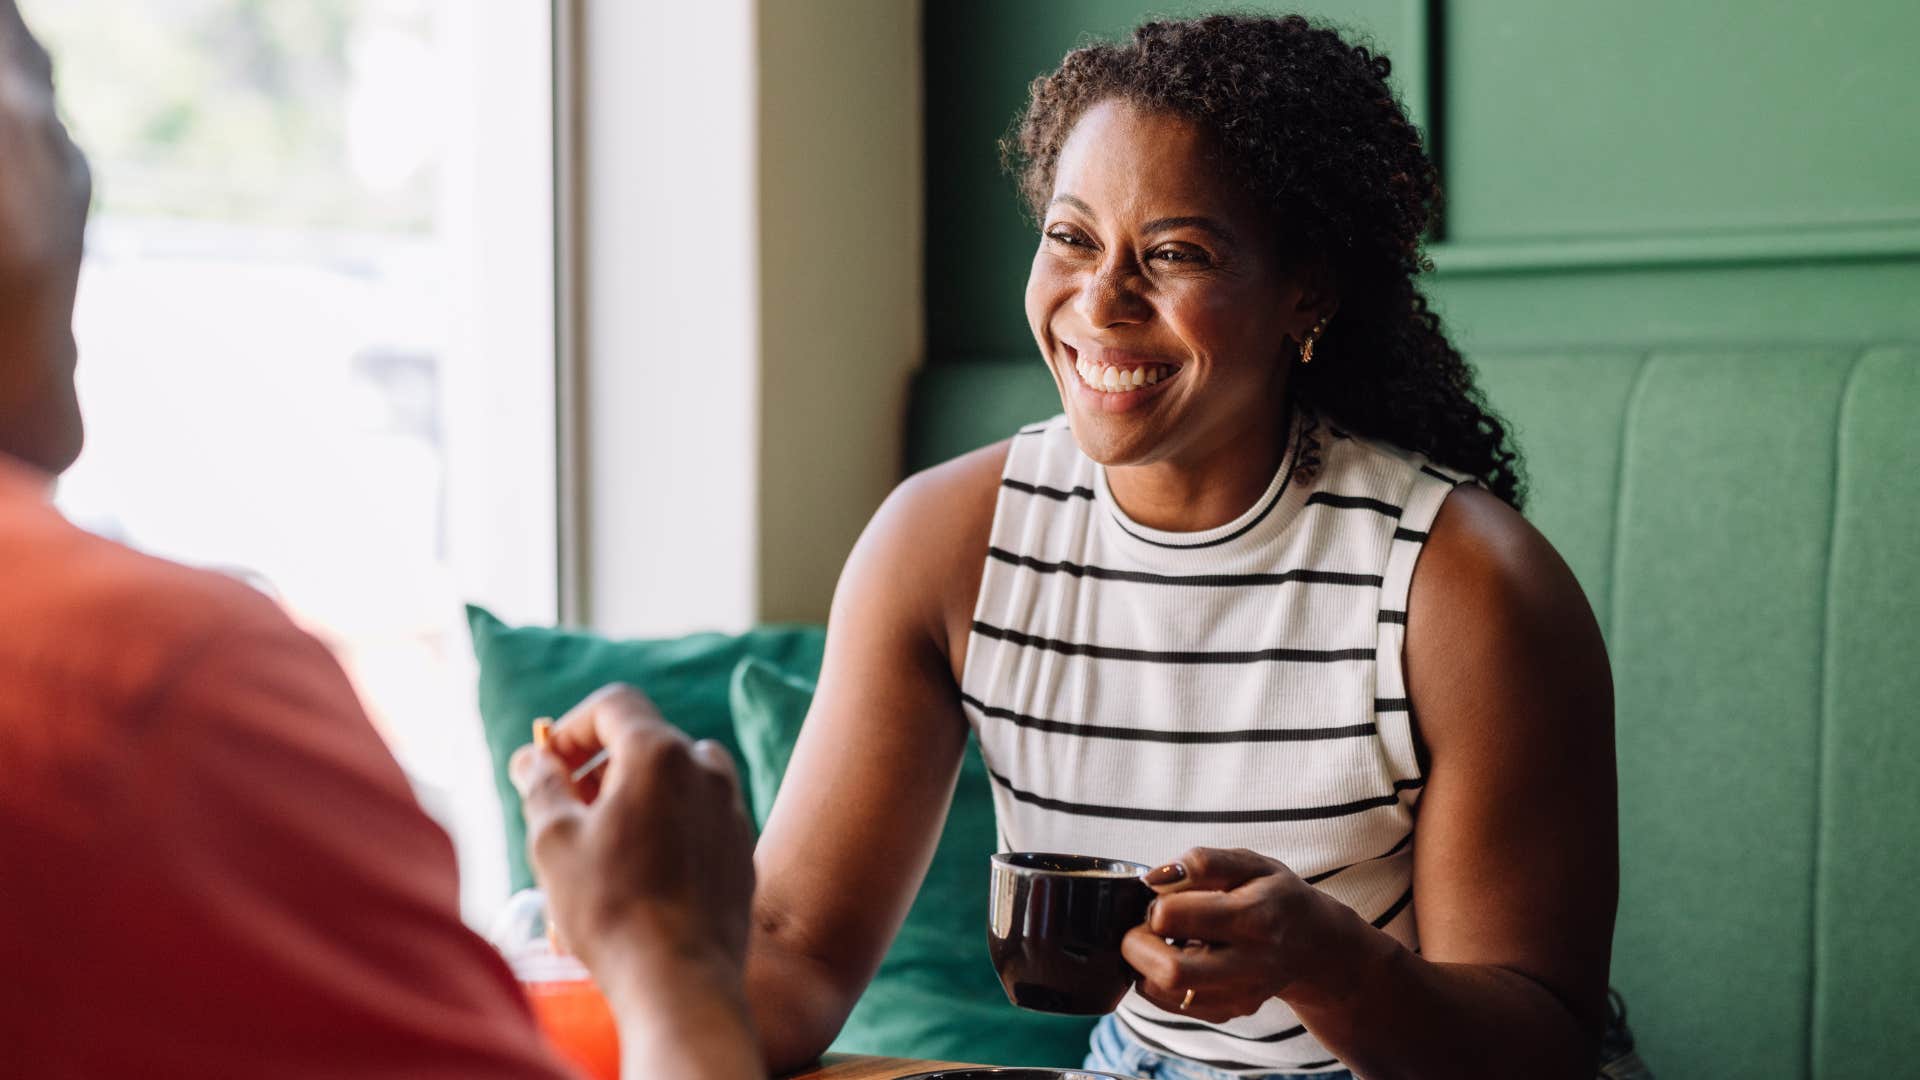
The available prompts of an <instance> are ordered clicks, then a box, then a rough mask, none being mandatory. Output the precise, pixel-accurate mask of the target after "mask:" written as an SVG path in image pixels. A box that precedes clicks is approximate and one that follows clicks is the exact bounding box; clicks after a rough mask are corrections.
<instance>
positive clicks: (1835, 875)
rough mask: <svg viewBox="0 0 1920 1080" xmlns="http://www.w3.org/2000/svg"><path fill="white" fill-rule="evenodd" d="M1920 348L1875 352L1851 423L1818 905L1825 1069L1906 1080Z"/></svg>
mask: <svg viewBox="0 0 1920 1080" xmlns="http://www.w3.org/2000/svg"><path fill="white" fill-rule="evenodd" d="M1916 414H1920V348H1914V347H1911V346H1909V347H1906V348H1884V349H1875V350H1871V351H1869V352H1867V353H1866V354H1864V355H1863V356H1862V357H1861V359H1860V362H1859V365H1858V366H1857V367H1856V368H1855V369H1854V371H1853V375H1852V378H1851V379H1850V380H1849V383H1848V388H1847V395H1846V399H1845V401H1844V402H1843V403H1842V405H1841V412H1840V417H1841V421H1840V447H1839V450H1840V453H1839V462H1838V466H1839V474H1838V476H1837V477H1836V486H1835V490H1834V496H1833V497H1834V500H1835V506H1834V521H1833V555H1832V562H1833V571H1832V576H1831V578H1830V579H1829V585H1828V592H1827V597H1826V618H1827V635H1826V648H1825V650H1824V652H1823V655H1822V659H1823V660H1824V666H1823V669H1822V671H1821V687H1822V690H1823V701H1824V708H1825V712H1826V717H1827V726H1826V731H1825V736H1826V738H1825V741H1824V742H1823V743H1822V745H1821V746H1820V749H1819V761H1820V763H1821V766H1822V770H1823V771H1822V773H1821V777H1820V791H1821V794H1822V796H1823V798H1822V800H1821V805H1820V832H1819V836H1818V837H1817V838H1816V840H1815V844H1816V851H1817V860H1818V863H1817V865H1818V867H1819V880H1818V885H1817V888H1816V890H1815V893H1814V908H1813V910H1814V920H1815V922H1814V938H1813V948H1814V956H1815V957H1816V958H1817V963H1816V965H1815V967H1814V995H1815V997H1814V1000H1815V1002H1816V1007H1815V1009H1814V1012H1813V1060H1814V1068H1815V1070H1816V1074H1817V1075H1820V1076H1827V1077H1845V1076H1900V1075H1902V1074H1911V1073H1912V1071H1913V1069H1914V1063H1913V1051H1914V1047H1916V1046H1920V1009H1916V1008H1915V1007H1914V1001H1915V999H1916V998H1920V975H1917V974H1916V973H1920V933H1917V932H1915V929H1914V925H1915V924H1914V919H1913V882H1914V879H1915V877H1916V870H1920V865H1917V864H1920V857H1916V855H1915V851H1916V849H1920V783H1915V781H1914V775H1913V770H1914V766H1915V764H1916V763H1920V724H1916V723H1915V722H1914V720H1915V716H1916V704H1915V703H1916V702H1920V663H1916V662H1915V661H1916V659H1917V658H1920V480H1916V479H1915V471H1916V470H1917V469H1920V424H1917V423H1915V421H1914V417H1915V416H1916Z"/></svg>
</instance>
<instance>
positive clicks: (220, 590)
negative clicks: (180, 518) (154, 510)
mask: <svg viewBox="0 0 1920 1080" xmlns="http://www.w3.org/2000/svg"><path fill="white" fill-rule="evenodd" d="M0 565H5V566H7V567H8V568H9V571H8V573H7V574H5V575H4V576H0V665H5V666H8V667H12V668H14V669H16V670H21V669H27V670H31V671H38V672H39V673H40V674H42V675H43V676H47V677H57V678H59V679H60V680H61V681H67V680H68V679H73V680H77V681H79V682H80V683H81V684H82V685H88V686H90V687H92V688H93V689H94V690H95V691H96V692H103V691H104V692H117V693H122V694H127V693H134V694H137V693H140V692H142V691H143V690H144V689H145V688H146V687H148V686H150V685H151V684H152V683H153V682H154V681H155V680H157V679H160V678H163V677H164V676H165V674H166V673H167V672H168V671H170V670H171V669H172V668H173V667H174V666H175V665H177V664H178V663H180V662H181V661H182V660H183V658H185V657H187V656H189V655H191V654H192V653H194V652H196V651H197V650H200V649H204V648H207V647H209V646H210V645H212V644H213V643H215V642H217V641H218V640H220V639H223V638H226V637H229V636H242V635H247V634H263V635H275V634H279V633H284V632H288V631H291V630H292V629H293V626H292V623H291V621H290V620H288V619H287V617H286V616H285V614H283V613H282V612H281V611H280V609H279V607H278V606H277V605H276V604H274V602H273V601H272V600H270V599H268V598H267V597H266V596H264V595H262V594H261V593H260V592H259V591H258V590H256V589H254V588H253V587H251V586H249V585H247V584H246V583H244V582H242V581H239V580H237V579H235V578H233V577H230V576H228V575H225V574H220V573H215V572H212V571H208V570H197V569H194V568H191V567H187V566H182V565H180V564H178V563H173V562H169V561H167V560H165V559H161V558H156V557H154V556H152V555H147V554H143V553H141V552H138V551H135V550H133V549H132V548H129V547H127V546H125V545H123V544H119V543H116V542H114V541H112V540H108V539H105V538H103V537H99V536H95V535H93V534H92V533H89V532H87V531H85V530H83V529H81V528H79V527H77V526H75V525H73V524H71V523H70V522H68V521H66V520H65V519H64V518H62V517H61V516H60V515H59V514H58V513H57V512H56V511H54V510H53V509H52V508H51V507H48V506H45V505H43V504H42V505H34V504H20V503H15V502H12V501H9V502H6V503H4V504H0Z"/></svg>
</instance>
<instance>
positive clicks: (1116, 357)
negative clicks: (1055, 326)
mask: <svg viewBox="0 0 1920 1080" xmlns="http://www.w3.org/2000/svg"><path fill="white" fill-rule="evenodd" d="M1060 348H1061V351H1062V353H1063V359H1064V361H1065V365H1064V366H1066V367H1068V368H1071V369H1072V371H1073V373H1074V378H1073V379H1071V380H1068V379H1065V378H1063V379H1062V382H1063V383H1064V382H1070V383H1071V385H1072V387H1073V389H1072V393H1073V395H1074V396H1075V398H1076V399H1077V403H1078V404H1079V405H1080V407H1082V408H1086V409H1093V410H1096V411H1100V412H1106V413H1121V412H1129V411H1132V410H1134V409H1141V408H1145V407H1146V405H1147V403H1148V402H1150V401H1152V400H1153V399H1154V398H1156V397H1157V396H1159V394H1160V393H1161V392H1162V391H1164V390H1165V389H1166V387H1167V384H1168V383H1170V382H1172V381H1173V380H1174V379H1175V378H1177V377H1178V376H1179V374H1180V371H1181V368H1182V365H1181V364H1178V363H1175V362H1172V361H1168V360H1162V359H1160V358H1157V357H1153V356H1147V355H1143V354H1141V353H1135V352H1127V351H1124V350H1120V349H1110V348H1103V347H1100V346H1097V345H1093V346H1087V347H1085V348H1080V347H1076V346H1075V345H1074V344H1073V343H1072V342H1068V341H1062V342H1061V343H1060Z"/></svg>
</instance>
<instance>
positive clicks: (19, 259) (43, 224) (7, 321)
mask: <svg viewBox="0 0 1920 1080" xmlns="http://www.w3.org/2000/svg"><path fill="white" fill-rule="evenodd" d="M91 197H92V183H91V179H90V177H89V175H88V172H87V162H86V158H85V157H83V156H82V155H81V153H80V149H79V148H78V147H76V146H74V144H73V140H72V139H69V138H68V137H67V129H66V128H65V127H64V126H63V125H62V124H61V123H60V118H59V116H58V115H56V113H55V111H54V104H53V65H52V62H51V61H50V60H49V59H48V57H47V53H46V50H44V49H42V48H41V47H40V44H39V42H37V41H35V40H34V39H33V35H32V34H30V33H28V32H27V27H26V23H25V22H24V21H23V20H22V19H21V18H20V11H19V9H18V8H16V7H15V6H14V0H0V455H5V456H10V457H13V458H17V459H19V460H21V461H24V462H26V463H27V464H28V465H31V466H33V467H35V468H39V469H44V470H46V471H48V472H53V473H58V472H60V471H61V470H63V469H65V468H66V467H67V466H69V465H71V464H73V462H74V459H75V458H77V457H79V456H80V444H81V439H82V431H81V423H80V404H79V401H78V399H77V398H76V396H75V392H74V384H73V367H74V359H75V351H76V350H75V347H74V341H73V300H74V292H75V289H76V288H77V287H78V285H79V279H80V249H81V241H82V237H83V234H84V233H85V231H86V220H87V204H88V202H89V200H90V199H91Z"/></svg>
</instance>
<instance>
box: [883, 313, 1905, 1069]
mask: <svg viewBox="0 0 1920 1080" xmlns="http://www.w3.org/2000/svg"><path fill="white" fill-rule="evenodd" d="M1473 359H1474V361H1475V363H1476V366H1477V367H1478V369H1479V371H1480V374H1481V382H1482V385H1483V386H1484V387H1485V388H1486V390H1487V393H1488V395H1489V397H1490V399H1491V401H1492V403H1493V405H1494V406H1495V407H1496V408H1497V409H1498V410H1499V411H1501V412H1502V413H1503V414H1505V415H1506V416H1507V417H1508V419H1509V420H1510V421H1511V422H1512V423H1513V425H1514V427H1515V429H1516V430H1517V433H1518V438H1519V441H1520V444H1521V447H1522V449H1523V450H1524V451H1525V453H1526V455H1527V460H1528V465H1529V467H1530V469H1531V475H1532V489H1533V498H1532V503H1531V505H1530V507H1529V511H1528V516H1529V517H1530V518H1531V519H1532V520H1533V521H1534V522H1535V523H1536V524H1537V525H1538V526H1539V527H1540V529H1541V530H1542V531H1543V532H1545V533H1546V535H1547V536H1548V537H1549V538H1550V539H1552V541H1553V542H1554V543H1555V544H1556V545H1557V546H1558V548H1559V549H1560V551H1561V553H1562V554H1563V555H1564V556H1565V557H1566V559H1567V562H1568V563H1569V564H1570V565H1571V566H1572V567H1573V569H1574V572H1575V573H1576V574H1577V575H1578V576H1579V579H1580V582H1581V584H1582V585H1583V586H1584V587H1585V588H1586V591H1587V595H1588V597H1589V599H1590V600H1591V601H1592V603H1593V607H1594V611H1595V613H1596V614H1597V615H1598V617H1599V619H1600V623H1601V625H1602V626H1603V627H1604V628H1605V630H1606V634H1607V642H1608V649H1609V652H1610V654H1611V656H1612V661H1613V673H1614V680H1615V684H1616V687H1617V697H1618V713H1617V717H1618V720H1617V724H1618V735H1619V771H1620V824H1621V870H1622V881H1621V890H1620V916H1619V923H1618V930H1617V932H1616V934H1615V947H1614V970H1613V982H1614V984H1615V985H1616V986H1618V987H1619V988H1620V989H1621V990H1622V991H1623V993H1624V994H1625V995H1626V999H1627V1001H1628V1005H1629V1008H1630V1010H1631V1018H1632V1022H1633V1027H1634V1029H1635V1032H1636V1034H1637V1035H1638V1036H1639V1039H1640V1045H1641V1049H1642V1051H1643V1052H1644V1054H1645V1056H1646V1058H1647V1060H1648V1062H1649V1063H1650V1064H1651V1065H1652V1066H1653V1068H1654V1069H1655V1070H1656V1071H1657V1072H1658V1073H1659V1074H1660V1075H1662V1076H1667V1077H1688V1078H1690V1077H1721V1076H1724V1077H1742V1078H1749V1080H1763V1078H1774V1077H1783V1078H1784V1077H1807V1076H1817V1077H1834V1078H1837V1077H1852V1076H1900V1075H1911V1074H1912V1070H1913V1068H1914V1065H1913V1060H1914V1051H1915V1048H1916V1047H1920V1005H1917V1004H1916V1003H1920V919H1915V918H1914V917H1913V916H1912V914H1911V910H1912V906H1913V900H1912V896H1911V886H1912V883H1913V882H1914V881H1915V880H1920V777H1916V775H1915V770H1916V767H1917V766H1920V704H1916V703H1920V422H1916V417H1920V346H1915V345H1899V344H1893V345H1883V346H1876V347H1868V348H1864V349H1863V348H1860V347H1857V346H1843V347H1834V348H1795V349H1701V348H1697V347H1689V348H1685V349H1674V350H1659V349H1655V350H1639V349H1634V350H1627V349H1619V350H1600V351H1558V352H1552V353H1545V352H1528V351H1513V352H1492V351H1487V352H1480V353H1476V354H1475V355H1474V357H1473ZM1057 411H1058V401H1057V398H1056V397H1055V396H1054V390H1053V385H1052V382H1051V380H1050V379H1049V378H1048V376H1047V375H1046V373H1045V371H1044V370H1043V369H1042V368H1041V367H1040V365H1039V364H1038V363H1037V362H1034V363H1028V364H1015V363H1009V362H1005V361H974V362H968V361H965V360H955V361H949V362H944V363H939V364H934V365H930V366H929V367H928V368H927V369H925V370H924V371H923V372H922V373H921V375H920V376H919V379H918V382H917V385H916V387H915V391H914V395H913V402H912V406H911V410H910V415H909V418H908V456H909V464H910V465H912V466H915V467H918V466H922V465H926V464H930V463H933V462H936V461H940V460H944V459H945V458H948V457H951V456H953V455H954V454H957V453H960V452H962V451H964V450H968V449H971V448H973V447H975V446H979V445H983V444H985V443H988V442H992V441H994V440H997V439H999V438H1003V437H1005V436H1006V435H1008V434H1010V433H1011V432H1012V431H1013V430H1014V429H1015V428H1016V427H1018V426H1019V425H1020V424H1022V423H1025V422H1028V421H1031V420H1034V419H1037V418H1040V417H1043V416H1047V415H1051V414H1053V413H1055V412H1057Z"/></svg>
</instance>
